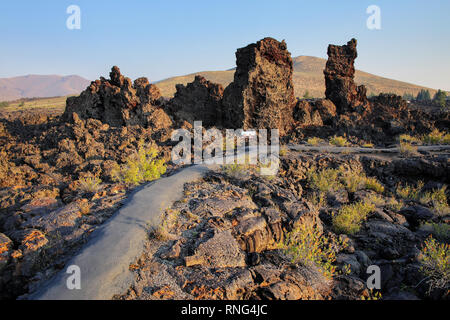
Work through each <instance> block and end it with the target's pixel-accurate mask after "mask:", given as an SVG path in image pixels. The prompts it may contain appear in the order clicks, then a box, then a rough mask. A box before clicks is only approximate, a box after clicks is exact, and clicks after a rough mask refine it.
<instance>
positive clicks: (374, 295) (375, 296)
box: [361, 289, 383, 301]
mask: <svg viewBox="0 0 450 320" xmlns="http://www.w3.org/2000/svg"><path fill="white" fill-rule="evenodd" d="M382 298H383V295H382V294H381V292H380V291H378V290H373V289H369V290H367V295H366V296H364V295H363V296H361V300H365V301H371V300H381V299H382Z"/></svg>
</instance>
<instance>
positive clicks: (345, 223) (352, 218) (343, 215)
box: [333, 201, 375, 234]
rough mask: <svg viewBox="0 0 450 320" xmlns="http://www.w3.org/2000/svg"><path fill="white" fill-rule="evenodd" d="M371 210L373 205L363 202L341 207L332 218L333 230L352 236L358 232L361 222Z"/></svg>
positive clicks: (373, 208)
mask: <svg viewBox="0 0 450 320" xmlns="http://www.w3.org/2000/svg"><path fill="white" fill-rule="evenodd" d="M373 210H375V205H374V204H373V203H370V202H364V201H359V202H356V203H353V204H349V205H345V206H342V208H341V209H340V210H339V212H338V213H337V214H335V215H334V216H333V228H334V230H335V231H336V232H337V233H346V234H354V233H356V232H358V231H359V230H360V228H361V224H362V222H363V221H364V220H365V219H366V218H367V215H368V214H369V213H370V212H372V211H373Z"/></svg>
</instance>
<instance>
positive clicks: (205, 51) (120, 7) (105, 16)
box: [0, 0, 450, 90]
mask: <svg viewBox="0 0 450 320" xmlns="http://www.w3.org/2000/svg"><path fill="white" fill-rule="evenodd" d="M71 4H76V5H78V6H79V7H80V9H81V29H80V30H69V29H67V28H66V20H67V18H68V16H69V15H68V14H67V13H66V8H67V7H68V6H69V5H71ZM372 4H375V5H378V6H379V7H380V8H381V27H382V29H381V30H369V29H367V27H366V20H367V18H368V14H366V8H367V7H368V6H369V5H372ZM449 15H450V1H448V0H430V1H425V0H423V1H418V0H395V1H392V0H383V1H380V0H370V1H366V0H341V1H337V0H328V1H325V0H316V1H312V0H310V1H301V0H296V1H288V0H286V1H283V0H279V1H274V0H271V1H266V0H227V1H214V0H209V1H204V0H192V1H186V0H184V1H181V0H180V1H173V0H165V1H152V0H146V1H144V0H129V1H111V0H109V1H106V0H86V1H79V0H78V1H77V0H71V1H65V0H53V1H49V0H40V1H32V0H30V1H22V0H15V1H1V2H0V43H1V47H0V48H1V50H0V77H12V76H18V75H26V74H60V75H69V74H78V75H80V76H83V77H85V78H88V79H91V80H94V79H96V78H98V77H99V76H100V75H103V76H108V74H109V70H110V68H111V66H112V65H118V66H119V67H120V68H121V70H122V73H124V74H125V75H126V76H129V77H131V78H133V79H134V78H137V77H140V76H146V77H148V78H149V80H150V81H157V80H161V79H164V78H167V77H171V76H175V75H182V74H187V73H192V72H197V71H203V70H224V69H229V68H232V67H234V66H235V55H234V53H235V51H236V48H239V47H243V46H245V45H247V44H249V43H252V42H256V41H257V40H259V39H261V38H264V37H266V36H271V37H274V38H276V39H278V40H282V39H285V40H286V42H287V44H288V49H289V51H290V52H291V53H292V55H293V56H298V55H311V56H318V57H323V58H326V49H327V45H328V44H329V43H334V44H344V43H346V42H347V41H348V40H350V38H352V37H355V38H357V39H358V52H359V57H358V59H357V61H356V66H357V68H358V69H361V70H364V71H367V72H371V73H374V74H377V75H381V76H385V77H388V78H393V79H397V80H403V81H407V82H412V83H416V84H421V85H425V86H429V87H432V88H442V89H445V90H450V76H449V74H450V62H449V52H450V37H449V31H450V19H448V17H449Z"/></svg>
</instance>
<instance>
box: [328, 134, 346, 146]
mask: <svg viewBox="0 0 450 320" xmlns="http://www.w3.org/2000/svg"><path fill="white" fill-rule="evenodd" d="M330 144H332V145H335V146H337V147H347V146H349V145H350V143H349V142H348V141H347V138H345V137H338V136H333V137H331V138H330Z"/></svg>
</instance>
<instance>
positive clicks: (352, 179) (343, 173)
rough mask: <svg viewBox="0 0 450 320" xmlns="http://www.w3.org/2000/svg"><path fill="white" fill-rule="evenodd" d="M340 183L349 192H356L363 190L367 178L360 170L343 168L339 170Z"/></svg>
mask: <svg viewBox="0 0 450 320" xmlns="http://www.w3.org/2000/svg"><path fill="white" fill-rule="evenodd" d="M339 177H340V181H341V182H342V184H343V185H344V187H345V189H347V191H348V192H356V191H358V190H360V189H363V187H364V184H365V180H366V176H365V174H364V173H362V172H361V171H360V170H351V169H346V168H345V167H343V166H341V167H340V168H339Z"/></svg>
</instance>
